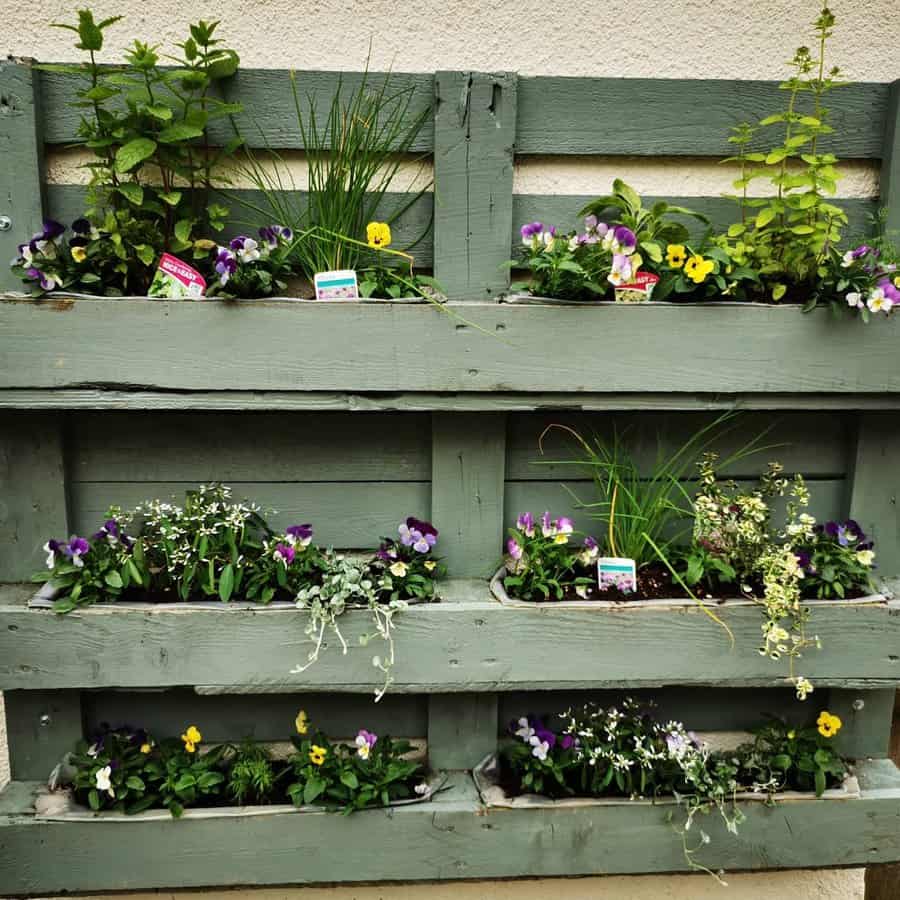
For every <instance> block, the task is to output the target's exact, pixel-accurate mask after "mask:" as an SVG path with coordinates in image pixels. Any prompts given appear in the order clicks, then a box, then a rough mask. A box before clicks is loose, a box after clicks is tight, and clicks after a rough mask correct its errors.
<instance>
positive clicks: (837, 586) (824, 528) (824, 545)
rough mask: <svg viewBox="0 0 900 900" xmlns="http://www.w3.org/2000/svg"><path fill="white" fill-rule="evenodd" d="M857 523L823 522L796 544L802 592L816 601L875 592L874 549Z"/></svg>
mask: <svg viewBox="0 0 900 900" xmlns="http://www.w3.org/2000/svg"><path fill="white" fill-rule="evenodd" d="M872 546H873V545H872V542H871V541H870V540H868V538H867V537H866V535H865V534H863V531H862V529H861V528H860V527H859V524H858V523H857V522H855V521H854V520H853V519H850V520H848V521H847V522H826V523H825V524H824V525H817V526H816V528H815V531H814V533H813V535H812V536H811V537H810V538H809V540H807V541H806V542H805V543H801V544H798V545H797V547H796V551H797V556H798V557H799V559H800V564H801V566H802V567H803V593H804V596H806V597H815V598H817V599H819V600H823V599H832V598H838V599H841V600H843V599H844V598H846V597H853V596H856V595H857V594H859V593H871V592H873V591H874V585H873V584H872V567H873V564H874V561H875V552H874V550H872Z"/></svg>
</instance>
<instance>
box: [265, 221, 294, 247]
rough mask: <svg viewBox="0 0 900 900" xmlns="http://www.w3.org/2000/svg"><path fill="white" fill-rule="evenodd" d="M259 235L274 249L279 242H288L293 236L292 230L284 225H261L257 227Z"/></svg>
mask: <svg viewBox="0 0 900 900" xmlns="http://www.w3.org/2000/svg"><path fill="white" fill-rule="evenodd" d="M259 236H260V237H261V238H262V239H263V240H264V241H265V242H266V243H267V244H268V245H269V247H270V248H272V249H274V248H275V247H277V246H278V244H279V243H285V244H288V243H290V242H291V241H292V240H293V238H294V232H293V231H291V229H290V228H288V227H287V226H286V225H263V227H262V228H260V229H259Z"/></svg>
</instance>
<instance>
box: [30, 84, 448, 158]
mask: <svg viewBox="0 0 900 900" xmlns="http://www.w3.org/2000/svg"><path fill="white" fill-rule="evenodd" d="M385 77H386V76H385V73H380V72H371V73H369V76H368V82H369V85H370V88H371V89H372V90H378V89H379V88H380V87H381V85H382V84H383V82H384V78H385ZM362 78H363V73H362V72H331V71H328V72H322V71H303V70H298V71H297V72H296V84H297V97H298V100H299V103H300V108H301V110H302V111H303V115H304V120H305V121H308V111H309V109H310V106H311V105H314V106H315V109H316V118H317V121H318V122H319V124H320V126H321V125H322V124H323V123H325V122H327V115H328V108H329V106H330V104H331V98H332V96H333V95H334V93H335V91H336V90H337V88H338V85H342V92H343V94H344V95H345V96H349V95H350V94H351V92H353V91H354V90H356V88H357V87H358V86H359V84H360V83H361V80H362ZM40 82H41V93H42V96H43V106H44V115H43V124H44V134H45V137H46V140H47V142H48V143H50V144H68V143H71V142H72V141H75V140H77V139H78V135H77V132H78V124H79V121H80V119H81V111H80V110H79V109H78V107H77V106H76V104H75V96H74V95H75V90H76V88H77V87H78V83H77V81H76V80H75V79H73V78H72V77H71V76H66V75H59V74H55V73H51V72H41V73H40ZM432 82H433V76H432V75H431V74H429V73H421V74H419V73H415V74H411V73H405V72H392V73H390V86H389V92H390V93H396V92H398V91H404V90H407V89H412V90H413V91H414V92H415V93H414V94H413V100H412V102H411V103H410V106H409V109H408V116H409V119H410V120H412V119H414V118H415V117H416V116H417V115H421V114H422V112H423V111H424V110H426V109H428V108H429V106H430V105H431V102H432ZM222 89H223V96H224V98H225V99H226V100H227V101H228V102H240V103H243V104H244V112H243V113H242V114H240V115H238V116H236V117H235V118H236V121H237V123H238V127H239V128H240V132H241V134H242V136H243V137H244V138H245V139H246V141H247V143H248V144H249V146H251V147H257V148H262V149H266V148H271V149H273V150H296V149H302V147H303V139H302V136H301V133H300V129H299V128H298V127H297V113H296V109H295V106H294V93H293V90H292V88H291V77H290V72H289V70H287V69H250V68H246V69H244V68H242V69H240V70H239V71H238V73H237V74H236V75H235V76H234V77H233V78H231V79H229V80H228V81H227V82H225V83H224V84H223V86H222ZM232 137H234V130H233V128H232V126H231V124H230V122H229V121H228V120H227V119H225V120H219V121H217V122H213V123H211V125H210V138H211V140H212V141H213V142H214V143H217V144H220V145H221V144H224V143H226V142H227V141H228V140H230V139H231V138H232ZM431 146H432V129H431V124H430V121H427V120H426V123H425V127H424V128H423V129H422V132H421V133H420V135H419V139H418V141H417V142H416V143H415V145H414V147H413V150H414V151H428V150H430V149H431Z"/></svg>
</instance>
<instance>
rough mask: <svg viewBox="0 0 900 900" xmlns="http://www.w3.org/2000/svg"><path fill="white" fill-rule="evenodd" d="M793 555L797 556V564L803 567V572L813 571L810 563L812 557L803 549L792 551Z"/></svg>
mask: <svg viewBox="0 0 900 900" xmlns="http://www.w3.org/2000/svg"><path fill="white" fill-rule="evenodd" d="M794 556H796V557H797V565H798V566H800V568H801V569H803V571H804V573H807V574H809V573H811V572H813V571H814V569H813V565H812V557H811V556H810V555H809V553H807V552H806V551H805V550H798V551H797V552H796V553H794Z"/></svg>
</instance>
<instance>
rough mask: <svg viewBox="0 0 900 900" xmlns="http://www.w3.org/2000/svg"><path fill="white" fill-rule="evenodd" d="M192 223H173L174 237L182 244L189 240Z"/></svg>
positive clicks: (188, 221) (181, 221)
mask: <svg viewBox="0 0 900 900" xmlns="http://www.w3.org/2000/svg"><path fill="white" fill-rule="evenodd" d="M193 227H194V222H193V220H191V219H180V220H179V221H178V222H176V223H175V237H176V238H178V240H179V241H181V242H182V243H185V244H187V243H188V242H189V241H190V239H191V230H192V229H193Z"/></svg>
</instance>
